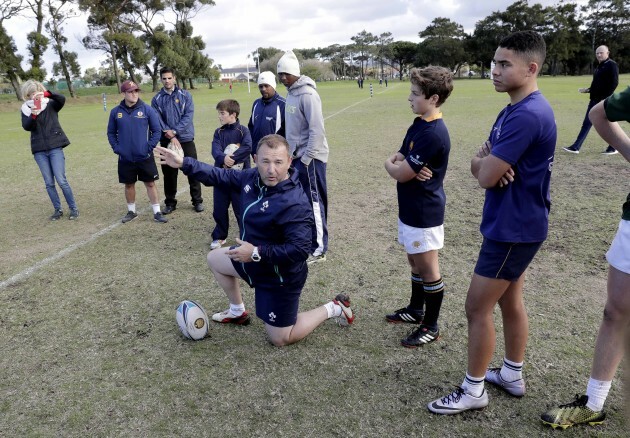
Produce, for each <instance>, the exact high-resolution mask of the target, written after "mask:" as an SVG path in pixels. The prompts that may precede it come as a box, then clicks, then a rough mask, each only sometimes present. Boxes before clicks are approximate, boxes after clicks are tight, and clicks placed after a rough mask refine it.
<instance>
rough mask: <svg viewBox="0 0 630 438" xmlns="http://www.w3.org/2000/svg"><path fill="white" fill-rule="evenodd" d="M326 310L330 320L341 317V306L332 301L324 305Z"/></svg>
mask: <svg viewBox="0 0 630 438" xmlns="http://www.w3.org/2000/svg"><path fill="white" fill-rule="evenodd" d="M324 307H325V308H326V312H328V318H332V317H333V316H341V306H340V305H339V304H335V303H333V302H332V301H329V302H327V303H326V304H324Z"/></svg>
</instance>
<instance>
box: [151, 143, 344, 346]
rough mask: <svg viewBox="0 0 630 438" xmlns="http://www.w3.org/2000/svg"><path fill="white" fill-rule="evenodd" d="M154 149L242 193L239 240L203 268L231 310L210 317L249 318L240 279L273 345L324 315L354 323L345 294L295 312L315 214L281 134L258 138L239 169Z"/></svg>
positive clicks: (307, 329)
mask: <svg viewBox="0 0 630 438" xmlns="http://www.w3.org/2000/svg"><path fill="white" fill-rule="evenodd" d="M156 155H157V156H158V158H159V159H160V164H167V165H169V166H172V167H175V168H181V169H182V171H183V172H184V174H186V175H190V176H193V177H194V178H196V179H197V180H199V181H200V182H201V183H202V184H204V185H214V186H221V187H225V188H231V189H238V190H240V192H241V208H242V211H243V217H242V224H243V228H242V233H241V238H240V239H237V243H238V245H236V246H233V247H230V248H227V247H225V248H218V249H215V250H213V251H210V253H209V254H208V266H209V267H210V269H211V270H212V273H213V274H214V276H215V278H216V280H217V283H219V285H220V286H221V288H222V289H223V291H224V292H225V294H226V295H227V297H228V300H229V302H230V307H229V309H227V310H225V311H223V312H219V313H216V314H214V315H213V316H212V319H213V320H214V321H216V322H218V323H232V324H237V325H247V324H249V322H250V317H249V314H248V313H247V311H245V305H244V303H243V298H242V295H241V291H240V286H239V281H238V280H241V279H242V280H244V281H245V282H246V283H247V284H249V286H250V287H253V288H255V299H256V316H258V317H259V318H260V319H262V320H263V321H264V323H265V329H266V331H267V334H268V336H269V339H270V340H271V342H272V343H273V344H274V345H276V346H283V345H288V344H292V343H294V342H297V341H299V340H300V339H302V338H304V337H305V336H307V335H308V334H310V333H311V332H312V331H313V330H315V328H316V327H317V326H319V325H320V324H321V323H323V322H324V321H325V320H326V319H328V318H335V319H336V320H337V322H338V323H339V324H340V325H343V326H347V325H349V324H352V322H354V315H353V313H352V309H351V308H350V298H349V297H348V296H347V295H346V294H338V295H337V296H336V297H335V298H334V299H333V300H331V301H329V302H328V303H326V304H325V305H323V306H320V307H317V308H315V309H312V310H310V311H307V312H300V313H298V306H299V299H300V294H301V292H302V288H303V287H304V283H305V282H306V277H307V274H308V268H307V265H306V259H307V258H308V256H309V252H310V249H311V237H312V228H313V212H312V210H311V207H310V203H309V201H308V199H307V197H306V194H305V193H304V190H303V189H302V187H301V185H300V182H299V180H298V178H297V174H296V172H295V170H294V169H292V168H291V169H290V165H291V156H290V154H289V145H288V143H287V142H286V140H285V139H284V138H283V137H281V136H279V135H275V134H274V135H268V136H266V137H263V139H262V140H261V141H260V144H259V148H258V152H257V154H256V168H251V169H245V170H242V171H237V170H233V169H222V168H218V167H213V166H210V165H209V164H205V163H201V162H199V161H197V160H195V159H193V158H190V157H185V158H183V159H182V158H181V157H179V156H178V155H177V154H176V153H174V152H173V151H171V150H169V149H165V148H162V147H157V148H156Z"/></svg>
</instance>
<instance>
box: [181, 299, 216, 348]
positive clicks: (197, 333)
mask: <svg viewBox="0 0 630 438" xmlns="http://www.w3.org/2000/svg"><path fill="white" fill-rule="evenodd" d="M175 319H176V320H177V325H178V326H179V330H180V331H181V332H182V335H184V337H185V338H186V339H192V340H193V341H199V340H200V339H203V338H204V337H206V335H207V334H208V314H207V313H206V311H205V310H203V307H201V306H200V305H199V304H198V303H196V302H195V301H192V300H184V301H182V302H181V303H179V306H177V312H176V314H175Z"/></svg>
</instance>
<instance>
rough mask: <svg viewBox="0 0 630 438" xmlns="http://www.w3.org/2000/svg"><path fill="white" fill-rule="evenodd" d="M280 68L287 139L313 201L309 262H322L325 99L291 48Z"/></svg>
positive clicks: (325, 211) (325, 214) (325, 208)
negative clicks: (304, 72) (284, 90)
mask: <svg viewBox="0 0 630 438" xmlns="http://www.w3.org/2000/svg"><path fill="white" fill-rule="evenodd" d="M277 70H278V77H279V78H280V82H282V84H283V85H284V86H285V87H287V90H288V91H289V94H288V96H287V103H286V109H285V123H286V139H287V142H289V145H290V146H291V156H292V157H293V166H294V167H295V168H296V169H297V170H298V177H299V178H300V183H301V184H302V188H303V189H304V191H305V192H306V196H307V197H308V198H309V200H310V201H311V204H312V207H313V215H314V218H315V227H314V228H313V250H312V254H311V257H309V258H308V260H307V262H308V263H309V264H310V263H316V262H322V261H325V260H326V251H327V250H328V226H327V224H326V218H328V189H327V187H326V163H327V161H328V141H327V140H326V130H325V128H324V115H323V113H322V100H321V99H320V97H319V94H318V93H317V90H316V88H317V85H315V81H313V79H311V78H309V77H308V76H305V75H300V64H299V62H298V60H297V58H296V56H295V54H294V53H293V52H292V51H290V50H289V51H288V52H286V53H285V54H284V55H283V56H282V58H280V60H279V61H278V66H277Z"/></svg>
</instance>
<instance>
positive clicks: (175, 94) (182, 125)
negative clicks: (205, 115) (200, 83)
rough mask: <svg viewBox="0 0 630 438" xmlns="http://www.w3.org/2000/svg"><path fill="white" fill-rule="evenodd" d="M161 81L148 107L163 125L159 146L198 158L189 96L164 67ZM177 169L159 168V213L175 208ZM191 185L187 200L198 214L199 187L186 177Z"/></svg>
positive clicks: (171, 210)
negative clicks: (161, 192)
mask: <svg viewBox="0 0 630 438" xmlns="http://www.w3.org/2000/svg"><path fill="white" fill-rule="evenodd" d="M160 79H161V81H162V85H164V87H163V88H162V89H161V90H160V91H159V92H158V94H156V95H155V96H153V99H152V100H151V106H152V107H153V108H154V109H155V110H156V111H157V113H158V115H159V116H160V122H161V123H162V137H161V138H160V145H162V146H163V147H167V146H168V144H169V143H171V144H172V145H173V147H175V148H178V147H179V148H181V149H182V150H183V151H184V156H185V157H193V158H197V149H196V147H195V126H194V125H193V116H194V113H195V105H194V104H193V99H192V96H191V95H190V93H189V92H188V91H186V90H182V89H181V88H179V87H178V86H177V78H176V76H175V73H174V72H173V69H172V68H170V67H164V68H163V69H162V70H160ZM178 173H179V172H178V171H177V169H173V168H172V167H169V166H162V175H163V176H164V196H165V197H166V199H165V200H164V208H163V209H162V212H163V213H164V214H169V213H171V212H173V211H174V210H175V209H176V208H177V199H175V195H176V194H177V174H178ZM188 184H189V185H190V200H191V201H192V204H193V207H194V209H195V211H196V212H197V213H200V212H202V211H203V210H204V208H203V198H202V197H201V184H200V183H199V181H195V180H194V179H193V178H188Z"/></svg>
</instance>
